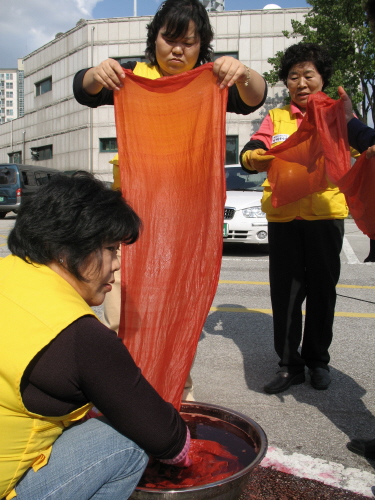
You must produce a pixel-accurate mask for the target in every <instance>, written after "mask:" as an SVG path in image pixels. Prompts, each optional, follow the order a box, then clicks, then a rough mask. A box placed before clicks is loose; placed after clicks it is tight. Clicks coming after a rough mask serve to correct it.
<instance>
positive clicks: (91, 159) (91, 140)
mask: <svg viewBox="0 0 375 500" xmlns="http://www.w3.org/2000/svg"><path fill="white" fill-rule="evenodd" d="M94 30H95V26H92V27H91V67H93V66H94ZM89 126H90V137H89V165H90V172H91V173H93V171H94V151H93V148H94V124H93V109H92V108H89Z"/></svg>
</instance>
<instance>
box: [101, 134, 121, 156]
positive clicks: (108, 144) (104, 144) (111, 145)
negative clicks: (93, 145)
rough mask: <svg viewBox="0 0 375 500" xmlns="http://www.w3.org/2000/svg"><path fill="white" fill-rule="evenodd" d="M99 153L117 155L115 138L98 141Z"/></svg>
mask: <svg viewBox="0 0 375 500" xmlns="http://www.w3.org/2000/svg"><path fill="white" fill-rule="evenodd" d="M99 151H100V153H117V140H116V137H109V138H106V139H99Z"/></svg>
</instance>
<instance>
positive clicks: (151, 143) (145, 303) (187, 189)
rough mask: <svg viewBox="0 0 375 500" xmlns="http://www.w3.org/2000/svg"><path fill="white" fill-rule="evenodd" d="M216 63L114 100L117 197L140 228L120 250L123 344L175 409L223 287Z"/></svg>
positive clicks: (220, 100)
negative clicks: (137, 218) (132, 241)
mask: <svg viewBox="0 0 375 500" xmlns="http://www.w3.org/2000/svg"><path fill="white" fill-rule="evenodd" d="M212 66H213V64H212V63H209V64H205V65H203V66H200V67H199V68H196V69H194V70H191V71H188V72H186V73H183V74H181V75H176V76H170V77H163V78H160V79H156V80H149V79H146V78H142V77H139V76H136V75H134V74H133V73H132V72H131V71H129V70H124V71H125V74H126V78H125V81H124V87H123V88H122V89H121V90H120V91H118V92H115V94H114V102H115V117H116V129H117V141H118V150H119V159H120V177H121V189H122V193H123V196H124V198H125V199H126V200H127V202H128V203H129V204H130V205H131V206H132V207H133V208H134V210H135V211H136V212H137V213H138V215H139V216H140V217H141V219H142V221H143V231H142V234H141V236H140V238H139V240H138V241H137V242H136V243H135V244H133V245H131V246H129V247H125V248H123V251H122V262H121V274H122V279H121V287H122V299H121V319H120V329H119V336H120V337H121V338H122V339H123V341H124V343H125V344H126V346H127V347H128V349H129V351H130V353H131V354H132V356H133V358H134V360H135V362H136V363H137V364H138V365H139V366H140V368H141V369H142V372H143V374H144V375H145V377H146V378H147V379H148V380H149V382H150V383H151V384H152V385H153V387H154V388H155V389H156V390H157V391H158V393H159V394H160V395H161V396H162V397H163V398H165V399H166V400H168V401H170V402H171V403H172V404H173V405H174V406H175V407H176V408H178V409H179V407H180V402H181V396H182V392H183V388H184V383H185V380H186V378H187V376H188V374H189V370H190V367H191V365H192V362H193V358H194V354H195V351H196V348H197V344H198V340H199V337H200V334H201V331H202V328H203V325H204V323H205V320H206V317H207V315H208V312H209V309H210V306H211V303H212V300H213V298H214V295H215V292H216V289H217V284H218V280H219V273H220V266H221V256H222V235H223V214H224V203H225V177H224V162H225V150H226V138H225V118H226V106H227V90H224V91H223V90H220V89H219V88H218V86H217V85H216V77H215V76H214V75H213V72H212Z"/></svg>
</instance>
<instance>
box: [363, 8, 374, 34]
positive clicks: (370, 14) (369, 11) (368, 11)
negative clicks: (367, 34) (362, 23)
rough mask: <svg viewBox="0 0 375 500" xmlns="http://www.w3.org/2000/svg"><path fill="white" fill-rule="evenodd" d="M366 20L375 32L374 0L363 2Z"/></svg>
mask: <svg viewBox="0 0 375 500" xmlns="http://www.w3.org/2000/svg"><path fill="white" fill-rule="evenodd" d="M364 6H365V12H366V16H367V21H368V23H369V26H370V28H371V31H372V32H373V33H374V34H375V0H367V1H366V0H365V2H364Z"/></svg>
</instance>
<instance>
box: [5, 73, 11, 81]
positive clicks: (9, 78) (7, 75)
mask: <svg viewBox="0 0 375 500" xmlns="http://www.w3.org/2000/svg"><path fill="white" fill-rule="evenodd" d="M5 79H6V80H13V73H6V76H5Z"/></svg>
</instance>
